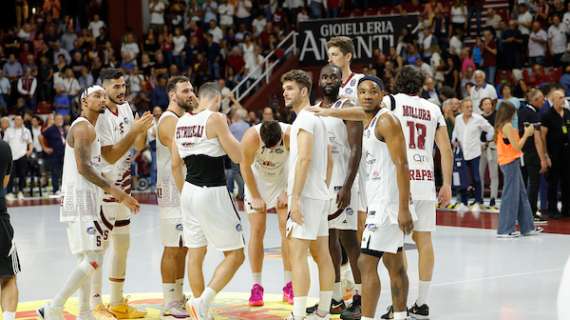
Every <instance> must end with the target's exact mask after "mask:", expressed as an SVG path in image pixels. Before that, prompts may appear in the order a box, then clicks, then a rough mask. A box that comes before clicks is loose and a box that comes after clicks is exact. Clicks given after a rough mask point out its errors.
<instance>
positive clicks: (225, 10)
mask: <svg viewBox="0 0 570 320" xmlns="http://www.w3.org/2000/svg"><path fill="white" fill-rule="evenodd" d="M234 12H235V7H234V5H233V4H232V3H231V2H230V1H228V0H221V1H220V5H219V6H218V13H219V14H220V25H221V26H222V28H229V27H231V26H232V25H233V24H234Z"/></svg>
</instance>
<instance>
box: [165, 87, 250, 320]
mask: <svg viewBox="0 0 570 320" xmlns="http://www.w3.org/2000/svg"><path fill="white" fill-rule="evenodd" d="M198 98H199V104H198V107H197V108H196V109H194V110H193V114H192V115H191V114H189V113H186V114H185V115H183V116H182V117H180V119H179V120H178V123H177V124H176V131H175V138H174V143H173V144H172V149H173V150H172V174H173V177H174V180H175V182H176V187H177V189H178V190H179V191H180V192H181V195H180V204H181V208H182V220H183V224H184V226H183V230H184V243H185V245H186V246H187V247H188V253H189V257H188V278H189V280H190V287H191V289H192V294H193V296H194V297H195V298H193V299H192V300H190V301H189V303H188V310H189V313H190V316H191V317H192V318H193V319H194V320H202V319H204V320H205V319H207V317H208V310H209V308H210V304H211V303H212V301H213V300H214V298H215V296H216V294H217V293H218V292H220V291H221V290H222V289H223V288H224V287H225V286H226V284H227V283H228V282H229V281H230V280H231V279H232V277H233V276H234V274H235V273H236V271H237V270H238V268H239V267H240V266H241V265H242V263H243V261H244V259H245V256H244V252H243V247H244V240H243V233H242V225H241V221H240V217H239V214H238V213H237V211H236V209H235V207H234V205H233V202H232V199H231V197H230V194H229V192H228V190H227V188H226V176H225V172H224V156H225V155H226V154H227V155H228V156H229V157H230V159H231V160H232V161H234V162H235V163H239V162H241V148H240V145H239V142H238V141H237V140H236V139H235V138H234V137H233V135H232V134H231V132H230V129H229V127H228V123H227V119H226V117H225V116H224V115H222V114H221V113H219V112H213V111H211V110H212V108H214V107H215V108H216V109H218V108H219V106H220V103H221V101H222V93H221V92H220V89H219V87H218V84H217V83H215V82H208V83H205V84H203V85H202V86H201V87H200V90H199V92H198ZM183 164H184V165H185V167H186V171H187V173H186V179H185V180H184V178H183V174H182V169H183ZM208 243H210V244H212V245H213V246H214V247H216V249H218V250H220V251H222V252H223V253H224V260H223V261H222V262H221V263H220V264H219V265H218V267H217V268H216V271H215V272H214V275H213V277H212V280H211V281H210V283H209V284H208V287H207V288H205V289H204V274H203V271H202V266H203V263H204V257H205V255H206V248H207V246H208Z"/></svg>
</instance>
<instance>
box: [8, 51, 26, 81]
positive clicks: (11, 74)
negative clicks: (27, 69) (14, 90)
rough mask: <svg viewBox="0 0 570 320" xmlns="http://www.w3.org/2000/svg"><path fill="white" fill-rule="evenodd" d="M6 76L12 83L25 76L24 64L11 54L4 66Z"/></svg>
mask: <svg viewBox="0 0 570 320" xmlns="http://www.w3.org/2000/svg"><path fill="white" fill-rule="evenodd" d="M3 70H4V75H5V76H6V77H8V79H10V81H11V82H15V81H17V80H18V78H20V77H21V76H22V75H23V74H24V70H23V69H22V64H20V62H19V61H18V60H16V55H14V54H13V53H10V55H9V56H8V61H7V62H6V63H5V64H4V67H3Z"/></svg>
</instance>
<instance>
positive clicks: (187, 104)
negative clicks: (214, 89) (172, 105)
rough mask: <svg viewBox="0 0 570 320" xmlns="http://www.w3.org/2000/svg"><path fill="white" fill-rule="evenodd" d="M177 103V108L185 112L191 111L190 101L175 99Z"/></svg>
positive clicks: (191, 104)
mask: <svg viewBox="0 0 570 320" xmlns="http://www.w3.org/2000/svg"><path fill="white" fill-rule="evenodd" d="M176 100H177V101H178V106H179V107H180V108H182V109H183V110H184V111H185V112H190V111H192V109H193V107H194V104H193V103H192V101H190V100H186V101H185V100H183V99H176Z"/></svg>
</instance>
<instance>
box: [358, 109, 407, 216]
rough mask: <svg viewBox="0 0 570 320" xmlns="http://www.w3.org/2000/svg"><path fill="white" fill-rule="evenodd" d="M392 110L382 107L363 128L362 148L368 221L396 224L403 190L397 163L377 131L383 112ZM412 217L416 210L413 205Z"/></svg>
mask: <svg viewBox="0 0 570 320" xmlns="http://www.w3.org/2000/svg"><path fill="white" fill-rule="evenodd" d="M385 113H390V111H389V110H386V109H380V110H379V111H378V113H377V114H376V116H374V118H373V119H372V120H371V121H370V124H369V125H368V127H366V128H365V129H364V137H363V139H362V149H363V153H364V155H365V158H364V161H365V168H366V175H367V178H366V196H367V200H368V217H367V220H366V223H374V224H379V225H381V224H397V223H398V210H399V208H400V192H399V190H398V180H397V175H396V166H395V165H394V162H393V161H392V158H391V157H390V151H389V150H388V145H387V144H386V143H385V142H384V141H381V140H379V139H378V138H377V137H376V134H375V128H376V122H377V121H378V119H379V118H380V116H381V115H382V114H385ZM410 210H411V213H412V218H414V217H415V212H414V211H413V210H412V208H410Z"/></svg>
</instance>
